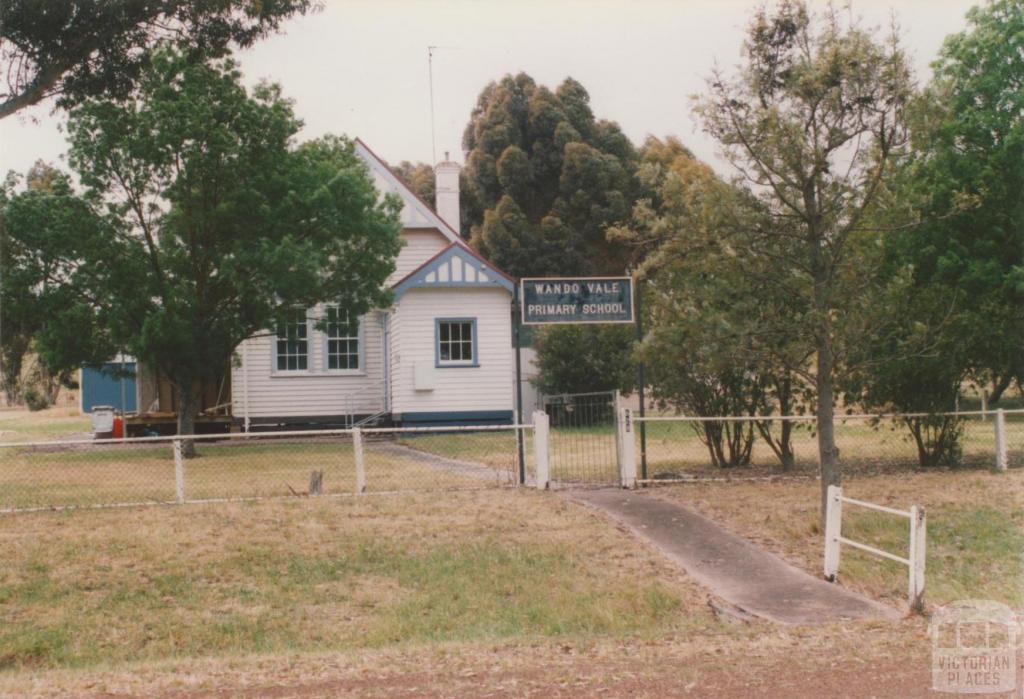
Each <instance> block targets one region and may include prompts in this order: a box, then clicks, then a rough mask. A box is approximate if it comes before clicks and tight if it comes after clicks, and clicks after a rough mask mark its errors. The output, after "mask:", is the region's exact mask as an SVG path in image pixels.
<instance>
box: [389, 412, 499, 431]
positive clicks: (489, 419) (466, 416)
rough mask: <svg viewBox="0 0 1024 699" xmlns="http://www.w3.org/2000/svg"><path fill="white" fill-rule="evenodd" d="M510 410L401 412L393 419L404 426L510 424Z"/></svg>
mask: <svg viewBox="0 0 1024 699" xmlns="http://www.w3.org/2000/svg"><path fill="white" fill-rule="evenodd" d="M512 415H513V413H512V411H511V410H456V411H451V412H433V413H402V414H401V415H395V421H396V422H400V423H401V424H402V425H403V426H406V427H444V426H453V425H511V424H512Z"/></svg>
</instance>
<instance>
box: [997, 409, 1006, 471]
mask: <svg viewBox="0 0 1024 699" xmlns="http://www.w3.org/2000/svg"><path fill="white" fill-rule="evenodd" d="M995 426H996V469H998V470H999V471H1005V470H1006V465H1007V464H1006V413H1004V412H1003V409H1002V408H1000V409H999V410H997V411H996V421H995Z"/></svg>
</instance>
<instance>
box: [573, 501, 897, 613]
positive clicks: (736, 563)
mask: <svg viewBox="0 0 1024 699" xmlns="http://www.w3.org/2000/svg"><path fill="white" fill-rule="evenodd" d="M566 495H567V496H568V497H569V498H570V499H572V500H575V501H577V502H581V503H584V504H586V505H589V506H591V507H594V508H596V509H598V510H600V511H602V512H604V513H605V514H607V515H609V516H611V517H612V518H613V519H615V520H617V521H619V522H621V523H622V524H624V525H626V526H627V527H629V529H631V530H632V531H633V532H634V533H635V534H636V535H637V536H640V537H642V538H644V539H647V540H648V541H650V542H651V543H652V544H654V545H655V546H657V547H658V548H659V549H660V550H661V551H662V552H664V553H665V555H667V556H668V557H669V558H670V559H671V560H673V561H674V562H676V563H677V564H679V565H680V566H682V567H683V569H684V570H686V572H687V573H688V574H689V575H690V577H692V578H693V579H695V580H696V581H697V582H698V583H700V584H701V585H703V586H704V587H706V588H708V589H709V590H710V591H711V592H712V593H713V594H715V595H716V596H718V597H720V598H722V599H724V600H725V601H726V602H729V603H730V604H732V605H734V606H736V607H739V608H740V609H741V610H743V611H746V612H748V613H750V614H753V615H755V616H759V617H762V618H764V619H769V620H771V621H774V622H777V623H781V624H822V623H827V622H831V621H840V620H843V619H868V618H879V619H898V618H899V617H900V614H899V612H897V611H896V610H895V609H893V608H891V607H888V606H885V605H883V604H880V603H878V602H875V601H873V600H870V599H868V598H866V597H864V596H862V595H859V594H857V593H855V592H852V591H850V590H847V589H845V588H843V587H840V586H838V585H834V584H832V583H828V582H825V580H823V579H820V578H814V577H812V576H810V575H808V574H807V573H805V572H803V571H801V570H797V569H796V568H794V567H793V566H791V565H790V564H789V563H786V562H785V561H783V560H782V559H781V558H779V557H777V556H775V555H774V554H771V553H768V552H767V551H765V550H764V549H762V548H759V547H757V546H755V545H754V544H752V543H750V542H748V541H747V540H746V539H742V538H740V537H738V536H736V535H735V534H732V533H731V532H728V531H726V530H725V529H723V528H722V527H720V526H719V525H717V524H715V523H714V522H713V521H711V520H710V519H708V518H706V517H704V516H702V515H699V514H697V513H696V512H694V511H693V510H691V509H689V508H687V507H685V506H683V505H680V504H676V503H673V502H669V501H667V500H662V499H660V498H657V497H654V496H652V495H649V494H641V493H637V492H633V491H626V490H587V491H582V490H581V491H571V492H568V493H566Z"/></svg>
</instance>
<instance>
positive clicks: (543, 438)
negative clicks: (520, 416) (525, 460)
mask: <svg viewBox="0 0 1024 699" xmlns="http://www.w3.org/2000/svg"><path fill="white" fill-rule="evenodd" d="M550 433H551V419H550V418H549V417H548V414H547V413H546V412H544V411H543V410H535V411H534V412H533V462H534V464H536V469H537V474H536V479H535V483H534V485H535V486H536V487H537V489H538V490H547V489H548V486H549V485H550V483H551V451H550V449H549V446H548V435H549V434H550Z"/></svg>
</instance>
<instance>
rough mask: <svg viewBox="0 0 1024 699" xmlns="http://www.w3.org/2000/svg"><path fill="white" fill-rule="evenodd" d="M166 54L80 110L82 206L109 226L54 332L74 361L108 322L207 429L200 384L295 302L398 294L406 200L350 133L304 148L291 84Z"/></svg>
mask: <svg viewBox="0 0 1024 699" xmlns="http://www.w3.org/2000/svg"><path fill="white" fill-rule="evenodd" d="M150 63H151V67H150V68H149V69H148V70H147V71H146V72H145V73H144V74H143V75H142V78H141V80H140V82H139V86H138V89H137V91H136V92H135V93H134V94H133V96H132V99H129V100H126V101H111V100H88V101H86V102H84V103H83V104H82V105H80V106H79V107H77V108H75V109H74V110H73V111H72V114H71V118H70V123H69V132H70V137H71V143H72V147H71V157H70V161H71V163H72V165H73V166H74V167H75V168H76V170H77V171H78V174H79V176H80V178H81V181H82V183H83V185H85V186H86V187H87V188H88V190H87V193H86V196H85V198H84V199H85V201H86V202H87V203H88V209H87V212H88V214H89V215H88V216H82V217H81V218H83V219H85V218H89V216H91V217H92V218H94V219H95V220H96V221H97V222H98V223H97V225H94V226H91V227H84V226H83V227H82V230H83V235H82V236H78V237H75V238H74V240H73V241H67V245H66V247H67V250H66V254H65V258H64V260H63V265H62V268H61V270H60V271H58V272H57V274H58V275H59V278H61V279H64V280H66V283H67V286H69V287H71V288H72V289H73V290H74V292H75V303H74V304H69V306H68V308H67V309H66V310H64V311H58V318H57V321H58V322H55V323H54V329H53V331H52V332H51V333H49V334H48V335H46V336H45V337H43V338H41V344H42V345H43V346H44V347H45V348H46V350H47V351H46V352H44V354H47V355H48V356H51V357H52V359H53V361H52V362H51V364H52V365H54V366H60V365H62V364H63V363H64V362H62V361H61V360H60V356H61V353H62V352H63V353H64V354H63V356H65V357H73V358H74V359H80V357H79V356H76V353H74V352H71V351H69V348H74V347H75V346H76V345H77V344H79V343H80V342H81V341H82V338H83V337H88V336H89V335H96V334H98V335H102V336H104V337H105V338H107V340H108V342H107V343H105V344H107V345H108V346H114V347H118V348H122V349H123V350H124V351H126V352H129V353H131V354H134V355H135V356H137V357H138V358H139V359H140V360H141V361H144V362H149V363H151V364H152V365H153V366H155V367H157V368H159V369H160V370H161V371H162V372H163V373H164V374H165V375H166V376H168V377H169V378H170V380H171V382H172V383H173V385H174V387H175V391H176V403H177V410H178V432H179V434H192V433H193V432H194V426H195V418H196V414H197V411H198V405H199V396H198V395H197V392H196V390H195V386H196V384H197V383H199V382H203V381H209V380H211V379H214V378H216V377H218V376H220V375H221V374H222V373H223V372H224V371H225V370H227V368H228V367H229V365H230V362H231V360H232V356H233V354H234V352H235V349H236V348H237V347H238V345H239V344H240V343H241V342H242V341H243V340H245V339H247V338H249V337H252V336H253V335H255V334H257V333H260V332H265V331H266V330H267V329H268V328H272V327H274V326H275V323H276V322H277V321H281V320H284V319H285V318H286V317H287V316H288V315H289V314H291V313H293V312H294V309H295V308H309V307H311V306H314V305H316V304H318V303H324V302H326V303H332V304H337V305H338V306H339V307H340V308H341V309H343V310H344V311H346V312H348V313H349V314H350V315H351V316H352V317H355V316H357V315H359V314H362V313H365V312H366V311H367V310H369V309H370V308H372V307H375V306H386V305H388V304H389V303H390V299H391V297H390V292H389V291H388V290H387V289H385V288H384V286H383V285H384V281H385V280H386V278H387V276H388V275H389V274H390V273H391V272H392V271H393V270H394V261H395V257H396V256H397V254H398V250H399V248H400V245H401V239H400V236H399V231H400V225H399V223H398V211H399V208H400V205H399V203H398V201H397V200H395V199H394V198H391V197H389V198H386V199H384V200H383V201H382V200H380V198H379V195H378V192H377V190H376V188H375V187H374V184H373V182H372V180H371V178H370V176H369V174H368V173H367V171H366V168H365V166H364V165H363V163H362V162H361V161H360V160H359V158H358V157H357V156H356V155H355V152H354V150H353V148H352V145H351V143H349V142H348V141H346V140H344V139H340V138H334V137H326V138H322V139H319V140H316V141H312V142H309V143H305V144H303V145H301V146H298V147H295V146H294V144H293V142H292V139H293V138H294V136H295V134H296V132H297V131H298V130H299V127H300V125H301V124H300V122H299V121H298V120H297V119H296V118H295V116H294V115H293V113H292V109H291V105H290V104H289V102H288V101H287V100H285V99H283V98H282V97H281V95H280V91H279V88H277V87H276V86H273V85H261V86H260V87H258V88H256V89H255V90H253V92H252V94H249V93H247V91H246V90H245V88H243V87H242V85H241V82H240V75H239V74H238V72H237V70H236V69H235V66H234V64H233V63H232V62H231V61H230V60H227V61H219V62H216V63H201V64H194V63H192V62H190V61H189V60H187V58H186V57H185V56H183V55H182V54H181V53H180V52H178V51H176V50H172V49H162V50H160V51H157V52H156V53H155V54H154V55H153V56H152V60H151V62H150ZM72 242H73V243H74V245H73V246H72V245H71V244H72ZM76 314H77V315H76ZM61 316H64V317H66V320H67V322H63V323H61V322H59V321H60V320H61ZM78 354H80V353H78ZM96 359H102V358H96Z"/></svg>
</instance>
